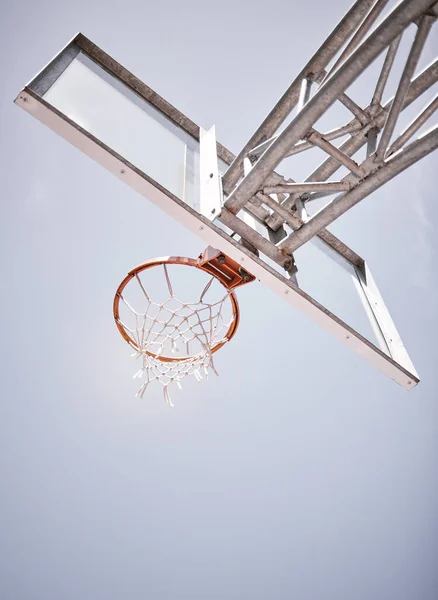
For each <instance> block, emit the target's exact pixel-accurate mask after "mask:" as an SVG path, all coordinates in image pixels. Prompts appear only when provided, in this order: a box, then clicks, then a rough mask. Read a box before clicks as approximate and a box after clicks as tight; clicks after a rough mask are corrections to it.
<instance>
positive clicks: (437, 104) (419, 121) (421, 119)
mask: <svg viewBox="0 0 438 600" xmlns="http://www.w3.org/2000/svg"><path fill="white" fill-rule="evenodd" d="M437 109H438V95H437V96H435V98H434V99H433V100H432V102H430V103H429V104H428V105H427V106H426V108H425V109H424V110H423V111H422V112H421V113H420V114H419V115H418V117H416V118H415V119H414V120H413V121H412V123H411V124H410V125H409V127H407V128H406V129H405V131H404V132H403V133H402V134H401V135H400V137H398V138H397V139H396V140H395V142H394V143H393V144H392V146H391V147H390V148H389V150H388V152H387V155H388V156H391V154H394V153H395V152H397V150H400V148H402V147H403V146H404V145H405V144H406V142H407V141H409V140H410V139H411V137H412V136H413V135H414V134H415V133H416V132H417V131H418V130H419V129H420V127H421V126H422V125H424V123H426V121H427V119H429V117H431V116H432V115H433V113H434V112H435V111H436V110H437Z"/></svg>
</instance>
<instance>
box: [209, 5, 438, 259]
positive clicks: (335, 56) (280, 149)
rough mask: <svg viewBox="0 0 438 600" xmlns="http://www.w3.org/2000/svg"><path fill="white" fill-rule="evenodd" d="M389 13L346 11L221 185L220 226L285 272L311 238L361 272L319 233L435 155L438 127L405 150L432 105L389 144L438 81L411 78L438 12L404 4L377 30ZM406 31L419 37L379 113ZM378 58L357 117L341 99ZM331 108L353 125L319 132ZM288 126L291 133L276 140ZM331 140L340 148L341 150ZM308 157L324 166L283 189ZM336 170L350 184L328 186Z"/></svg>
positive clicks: (436, 73)
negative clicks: (313, 209)
mask: <svg viewBox="0 0 438 600" xmlns="http://www.w3.org/2000/svg"><path fill="white" fill-rule="evenodd" d="M387 3H388V0H359V1H357V2H356V3H355V4H354V5H353V6H352V8H351V9H350V11H349V12H348V13H347V15H346V16H345V17H344V18H343V19H342V21H341V22H340V23H339V25H338V26H337V27H336V28H335V29H334V31H333V32H332V33H331V34H330V36H329V37H328V38H327V40H326V41H325V42H324V43H323V44H322V46H321V47H320V48H319V50H318V51H317V52H316V54H315V55H314V56H313V57H312V58H311V59H310V61H309V62H308V63H307V65H306V66H305V67H304V69H303V70H302V71H301V73H300V74H299V75H298V76H297V78H296V79H295V80H294V81H293V82H292V84H291V85H290V87H289V88H288V90H287V91H286V92H285V94H284V95H283V96H282V98H281V99H280V100H279V102H278V103H277V104H276V105H275V106H274V108H273V109H272V111H271V112H270V113H269V115H268V116H267V117H266V119H265V120H264V121H263V123H262V124H261V125H260V127H259V128H258V129H257V131H256V132H255V133H254V135H253V136H252V137H251V139H250V140H249V141H248V143H247V144H246V145H245V146H244V148H243V149H242V151H241V152H240V153H239V154H238V155H237V156H236V157H235V158H234V160H233V162H232V164H231V165H230V167H229V168H228V170H227V171H226V173H225V174H224V176H223V178H222V185H223V190H224V194H225V202H224V206H223V207H222V211H221V214H220V216H219V220H220V221H221V222H222V223H224V224H225V225H227V226H228V227H229V228H230V229H232V230H233V231H234V232H236V233H237V234H239V235H240V236H241V237H242V238H243V240H246V242H247V243H249V244H250V245H252V246H253V247H254V248H255V249H257V250H260V251H261V252H262V253H264V254H265V255H266V256H268V257H270V258H271V259H273V260H274V261H275V262H276V263H277V264H281V265H282V266H283V267H284V268H285V269H286V270H290V269H291V262H293V254H292V253H293V252H294V251H295V250H296V249H297V248H299V247H300V246H301V245H303V244H304V243H306V242H307V241H309V240H310V239H311V238H313V237H314V236H318V237H319V238H320V239H322V240H323V241H324V242H325V243H326V244H328V245H330V246H332V248H334V249H335V250H336V251H337V252H338V253H339V254H341V255H343V256H344V258H346V259H347V260H349V261H350V262H351V263H353V264H357V265H359V263H360V262H361V259H360V257H358V256H357V255H356V254H355V253H354V252H353V251H352V250H350V249H349V248H348V247H347V246H346V245H345V244H343V243H342V242H340V240H338V239H337V238H335V237H334V236H333V235H332V234H331V233H330V232H329V231H328V230H327V229H325V227H327V226H328V225H329V224H330V223H332V222H333V221H334V220H335V219H337V218H338V217H339V216H340V215H342V214H344V213H345V212H346V211H348V210H349V209H350V208H351V207H353V206H354V205H355V204H357V203H358V202H360V200H362V199H363V198H365V197H366V196H368V195H369V194H370V193H371V192H373V191H374V190H376V189H377V188H379V187H380V186H381V185H383V184H384V183H386V182H387V181H389V180H390V179H392V178H393V177H395V176H396V175H397V174H398V173H400V172H402V171H404V170H405V169H406V168H408V167H409V166H410V165H412V164H414V163H416V162H417V161H418V160H420V159H421V158H422V157H423V156H426V155H427V154H429V153H430V152H432V151H433V150H435V149H436V148H437V147H438V128H437V127H435V128H433V129H431V130H429V131H428V132H427V133H426V134H424V135H422V136H420V137H419V138H418V139H417V140H415V141H413V142H410V140H411V138H412V137H413V136H414V134H415V133H416V132H417V131H418V130H419V129H420V127H422V126H423V125H424V124H425V123H426V121H427V120H428V119H429V118H430V117H431V115H432V114H433V113H434V111H435V110H436V109H437V108H438V97H437V96H436V97H435V98H434V99H433V100H432V101H431V102H430V103H429V104H428V105H427V106H426V107H425V108H424V109H423V110H422V111H421V112H420V114H419V115H418V116H417V117H416V118H415V119H414V120H413V122H412V123H411V124H410V125H409V127H407V128H406V129H405V130H404V131H403V132H402V133H401V134H399V135H398V137H396V138H395V139H393V138H394V132H395V127H396V124H397V121H398V118H399V115H400V113H401V112H402V111H403V110H404V109H406V108H407V107H408V106H409V105H411V104H412V103H413V102H414V101H415V100H417V99H418V98H419V97H420V96H421V95H422V94H423V93H424V92H426V91H427V90H429V89H430V88H431V87H432V86H433V84H435V83H436V81H437V79H438V59H436V60H435V61H434V62H433V63H432V64H430V65H429V66H428V67H427V68H426V69H424V70H423V71H422V72H421V73H420V74H418V75H416V76H415V77H414V75H415V71H416V67H417V65H418V61H419V58H420V55H421V52H422V49H423V47H424V44H425V41H426V39H427V37H428V36H429V35H430V32H431V30H432V27H433V25H434V24H435V22H436V20H437V15H438V3H436V0H402V1H401V2H400V3H399V4H398V5H397V6H396V7H395V8H394V9H393V10H392V12H390V14H388V15H387V16H386V18H384V19H383V20H382V21H381V22H380V24H379V25H378V26H376V21H377V19H378V17H379V15H380V13H381V12H382V10H383V9H384V8H385V6H386V4H387ZM410 26H414V27H416V34H415V38H414V41H413V43H412V45H411V48H410V51H409V53H408V56H407V58H406V60H405V64H404V68H403V70H402V74H401V77H400V79H399V82H398V86H397V89H396V92H395V95H394V97H393V98H391V99H390V100H388V101H387V102H385V103H382V97H383V93H384V90H385V86H386V84H387V82H388V78H389V76H390V73H391V68H392V66H393V63H394V60H395V58H396V55H397V51H398V50H399V44H400V40H401V38H402V36H403V34H404V32H405V31H406V30H407V28H408V27H410ZM382 53H386V54H385V58H384V62H383V66H382V68H381V70H380V73H378V76H377V80H376V82H375V87H374V90H373V92H372V95H371V93H370V96H371V97H370V98H369V100H368V103H367V104H366V106H363V107H361V106H359V105H358V104H357V103H356V102H355V101H353V100H352V98H351V97H350V96H349V95H348V94H347V93H346V91H347V90H348V88H349V86H350V85H351V84H352V83H353V82H354V81H355V80H356V79H357V78H358V77H360V76H361V75H362V74H363V73H364V71H365V70H366V69H367V68H368V67H369V66H370V65H371V64H372V63H373V62H374V60H375V59H376V58H377V57H378V56H379V55H381V54H382ZM336 102H340V103H342V104H343V105H344V106H345V107H346V108H347V109H348V110H349V111H350V112H351V113H352V117H353V118H352V119H351V120H350V121H349V122H348V123H344V124H340V125H339V126H338V127H336V128H335V129H332V130H331V131H325V132H320V131H318V129H317V128H316V122H317V121H319V119H320V118H321V117H322V116H323V115H324V114H325V113H326V112H327V111H328V110H329V109H330V107H332V105H334V104H335V103H336ZM292 116H293V118H291V117H292ZM285 121H286V122H287V121H289V122H288V124H287V125H286V126H285V127H284V128H283V129H282V130H281V131H278V130H279V129H280V128H281V126H282V124H283V123H284V122H285ZM345 138H346V139H345ZM336 140H338V141H339V140H340V141H342V143H341V144H340V145H337V143H336ZM364 146H366V158H365V160H363V161H362V162H360V163H359V162H357V161H356V160H355V159H354V158H353V157H354V156H355V154H356V153H357V152H358V151H359V150H360V149H361V148H362V147H364ZM314 147H318V148H320V149H321V150H322V151H323V152H324V153H325V154H326V155H327V157H326V159H325V160H324V161H323V162H322V164H320V165H319V166H315V169H314V170H313V172H311V173H310V174H309V175H308V177H307V178H306V179H305V180H304V181H295V180H293V179H285V178H284V177H283V176H281V175H279V174H278V173H276V172H275V171H274V169H276V168H277V167H278V166H279V165H280V163H282V162H283V161H285V160H286V159H289V157H291V156H294V155H296V154H298V153H301V152H304V151H306V150H309V149H311V148H314ZM292 162H293V161H292ZM292 162H291V163H290V167H292ZM282 167H284V165H283V164H282ZM341 167H345V168H346V169H347V175H346V176H344V177H342V178H338V179H337V180H336V179H333V176H334V175H335V173H336V172H337V171H338V170H339V169H340V168H341ZM283 171H284V168H283ZM336 192H340V193H339V194H338V195H337V196H336V197H335V198H334V199H332V200H331V201H330V202H329V203H328V204H327V205H326V206H325V207H324V208H323V209H321V210H319V211H318V212H317V213H316V214H315V215H314V216H309V214H308V212H307V209H308V208H310V205H309V203H311V202H312V201H314V200H315V199H319V198H321V197H323V196H329V195H332V194H335V193H336ZM306 207H307V208H306ZM240 211H243V212H242V213H240ZM239 213H240V214H239ZM248 213H249V214H251V215H252V216H253V217H255V219H256V220H257V222H258V223H259V224H262V225H263V227H264V229H263V234H261V233H258V232H257V231H255V229H254V228H253V227H251V226H250V225H248V224H247V223H246V222H245V221H244V220H243V218H241V216H244V215H245V214H248ZM291 230H292V231H291Z"/></svg>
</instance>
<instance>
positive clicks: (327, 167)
mask: <svg viewBox="0 0 438 600" xmlns="http://www.w3.org/2000/svg"><path fill="white" fill-rule="evenodd" d="M437 81H438V59H437V60H435V61H434V62H432V63H431V64H430V65H429V66H428V67H426V68H425V69H424V70H423V71H422V72H421V73H419V74H418V75H417V76H416V77H415V79H414V80H413V81H412V83H411V85H410V86H409V90H408V93H407V94H406V98H405V101H404V104H403V110H404V109H405V108H407V107H408V106H410V104H412V103H413V102H415V100H416V99H417V98H419V97H420V96H421V94H423V93H424V92H425V91H426V90H427V89H429V88H430V87H431V86H432V85H434V84H435V83H436V82H437ZM392 101H393V99H392V98H391V99H389V100H388V101H387V102H386V103H385V105H384V107H383V109H382V110H381V111H380V112H379V113H378V114H377V115H376V116H375V117H374V119H373V120H372V121H371V122H370V123H369V124H368V125H367V126H366V127H364V128H363V129H362V131H359V132H358V133H357V134H356V135H355V136H354V137H350V138H349V139H348V140H347V141H346V142H344V143H343V144H342V145H341V146H340V148H339V149H340V150H341V151H342V152H343V153H344V154H347V155H348V156H351V155H353V154H354V153H355V152H357V151H358V150H360V149H361V148H362V146H364V144H366V143H367V133H368V131H369V130H370V129H371V128H372V127H378V128H379V129H381V128H382V127H383V125H384V123H385V120H386V115H387V114H388V111H389V108H390V106H391V104H392ZM338 169H339V162H338V161H337V160H335V159H334V158H328V159H326V160H325V161H324V162H323V163H322V164H321V165H319V167H317V168H316V169H315V170H314V171H313V172H312V173H311V174H310V175H309V177H308V178H307V179H306V181H324V180H325V179H327V178H328V177H331V176H332V175H333V174H334V173H336V171H337V170H338ZM294 201H295V198H294V196H290V197H289V198H288V199H287V200H286V201H285V202H284V207H285V208H290V206H292V204H293V203H294ZM267 224H268V225H269V227H272V229H276V228H277V227H279V226H280V225H281V220H280V219H279V217H276V216H275V215H271V217H269V219H268V221H267Z"/></svg>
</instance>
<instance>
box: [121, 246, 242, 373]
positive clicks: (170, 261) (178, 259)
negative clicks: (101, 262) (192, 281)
mask: <svg viewBox="0 0 438 600" xmlns="http://www.w3.org/2000/svg"><path fill="white" fill-rule="evenodd" d="M160 265H183V266H186V267H195V268H196V269H199V270H200V271H204V272H205V273H208V274H209V275H212V273H211V271H209V270H208V269H207V268H204V266H203V265H200V264H199V262H198V261H197V260H196V259H194V258H186V257H183V256H169V257H166V258H154V259H152V260H148V261H147V262H145V263H143V264H141V265H139V266H138V267H135V268H134V269H132V271H129V273H128V275H127V276H126V277H125V279H124V280H123V281H122V283H121V284H120V285H119V287H118V288H117V291H116V294H115V296H114V302H113V313H114V320H115V322H116V325H117V329H118V330H119V332H120V335H121V336H122V337H123V339H124V340H125V341H126V342H128V344H130V345H131V346H132V347H133V348H135V349H136V350H140V348H139V347H138V345H137V344H136V342H135V341H134V340H133V339H132V338H131V337H130V336H129V335H128V333H127V332H126V330H125V328H124V327H123V325H121V323H120V314H119V304H120V297H121V295H122V293H123V290H124V289H125V287H126V286H127V285H128V283H129V282H130V281H131V280H132V279H133V278H134V277H135V276H136V275H138V274H139V273H142V272H143V271H146V270H147V269H151V268H153V267H158V266H160ZM213 276H214V277H215V275H213ZM216 279H217V280H218V281H219V283H220V284H221V285H222V286H223V287H224V288H225V289H226V290H227V292H228V296H229V298H230V302H231V306H232V311H233V320H232V322H231V324H230V326H229V328H228V331H227V333H226V335H225V337H226V339H225V340H224V341H223V342H220V343H218V344H216V345H215V346H213V348H212V349H211V354H214V353H215V352H217V351H218V350H219V349H220V348H222V346H223V345H224V344H226V343H227V342H229V341H230V340H231V338H232V337H233V336H234V335H235V333H236V331H237V328H238V326H239V321H240V309H239V304H238V302H237V298H236V295H235V294H234V292H233V291H232V290H230V289H229V288H228V287H227V286H226V285H225V284H224V283H223V281H221V279H220V278H219V277H216ZM145 352H146V354H148V355H149V356H152V357H153V358H156V359H157V360H161V361H162V362H179V361H182V360H187V359H188V358H190V356H185V357H182V358H178V357H170V356H160V355H158V354H154V353H153V352H150V351H149V350H145Z"/></svg>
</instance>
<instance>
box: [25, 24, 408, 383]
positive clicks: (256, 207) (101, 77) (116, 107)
mask: <svg viewBox="0 0 438 600" xmlns="http://www.w3.org/2000/svg"><path fill="white" fill-rule="evenodd" d="M15 102H16V103H17V104H18V105H19V106H21V107H22V108H24V109H25V110H26V111H27V112H29V113H30V114H32V115H33V116H34V117H36V118H37V119H38V120H39V121H41V122H42V123H44V124H45V125H47V126H48V127H49V128H51V129H52V130H53V131H55V132H56V133H58V134H59V135H61V136H62V137H64V138H65V139H66V140H67V141H69V142H70V143H71V144H73V145H74V146H76V147H77V148H79V149H80V150H81V151H82V152H84V153H86V154H87V155H88V156H90V157H91V158H92V159H94V160H95V161H96V162H98V163H99V164H101V165H102V166H103V167H105V168H106V169H108V170H110V171H111V172H112V173H113V174H114V175H115V176H116V177H118V178H119V179H121V180H122V181H124V182H125V183H126V184H127V185H128V186H130V187H131V188H133V189H135V190H136V191H137V192H139V193H140V194H141V195H142V196H144V197H145V198H147V199H148V200H149V201H151V202H153V203H155V204H156V205H158V206H159V207H160V208H162V209H163V210H164V211H165V212H166V213H168V214H169V215H170V216H171V217H173V218H175V219H177V220H179V221H180V222H181V223H182V224H183V225H185V226H186V227H187V228H189V229H190V230H191V231H192V232H193V233H194V234H196V235H197V236H198V237H199V238H200V239H201V240H202V243H201V244H200V250H202V249H203V248H204V247H205V246H206V245H210V246H212V247H214V248H217V249H219V250H220V251H221V252H224V253H225V254H226V255H227V256H229V257H231V258H232V259H233V260H234V261H236V262H237V263H239V264H240V265H241V266H242V267H243V268H244V269H246V270H247V271H248V272H249V273H251V274H253V275H254V276H255V277H256V278H257V279H258V280H259V281H260V282H261V283H263V284H265V285H266V286H268V287H269V288H270V289H271V290H272V291H273V292H274V293H276V294H278V295H279V296H280V297H281V298H283V299H284V300H285V301H286V302H288V303H289V304H290V305H292V306H293V307H295V308H297V309H298V310H300V311H301V312H303V313H305V314H306V315H307V316H308V317H310V318H311V319H313V320H314V321H316V322H317V323H318V324H319V325H320V326H321V327H323V328H324V329H325V330H327V331H328V332H330V333H331V334H333V335H334V336H335V337H336V338H338V339H339V340H341V341H342V342H343V343H344V344H346V345H347V346H348V347H349V348H351V349H352V350H353V351H355V352H357V353H358V354H360V355H361V356H362V357H363V358H364V359H366V360H368V361H369V362H370V363H372V364H373V365H374V366H375V367H377V368H378V369H380V370H381V371H382V372H383V373H385V374H386V375H388V376H389V377H391V378H392V379H393V380H395V381H396V382H397V383H399V384H400V385H401V386H403V387H404V388H405V389H407V390H409V389H412V388H413V387H414V386H415V385H416V384H417V383H418V382H419V378H418V375H417V373H416V370H415V368H414V366H413V364H412V362H411V360H410V358H409V356H408V353H407V351H406V349H405V347H404V345H403V343H402V341H401V338H400V335H399V334H398V332H397V329H396V327H395V325H394V323H393V321H392V319H391V317H390V315H389V312H388V310H387V308H386V307H385V304H384V302H383V300H382V298H381V296H380V294H379V291H378V288H377V286H376V284H375V282H374V280H373V277H372V275H371V272H370V270H369V267H368V265H367V264H366V263H365V261H364V260H363V259H362V258H361V257H360V256H359V255H358V254H357V253H356V252H354V251H353V250H351V249H350V248H349V247H348V246H347V245H346V244H344V243H343V242H342V241H341V240H339V239H338V238H336V237H335V236H334V235H333V234H332V233H330V232H329V231H328V230H327V229H323V228H320V229H319V231H317V232H315V233H313V234H312V235H311V236H310V237H309V239H308V240H307V239H305V240H304V242H305V243H304V242H302V243H300V244H299V245H298V246H299V247H295V248H294V249H293V250H294V252H293V254H292V251H291V247H290V246H287V244H286V245H285V240H288V239H289V238H290V236H291V235H292V234H293V231H294V223H293V217H292V215H291V213H290V211H288V210H287V209H286V208H282V203H281V201H282V200H284V198H286V197H287V195H288V193H290V192H289V191H288V189H287V185H294V184H290V183H287V181H286V183H284V182H285V180H284V178H282V177H281V176H280V175H277V176H276V177H277V179H276V181H275V186H274V187H276V186H277V187H276V189H274V188H273V189H272V190H269V189H267V188H265V189H264V193H263V194H262V196H261V197H260V195H259V196H258V197H257V194H256V195H255V196H254V198H253V200H252V201H251V204H249V205H245V204H242V205H239V194H237V195H235V196H234V197H233V195H232V194H230V195H229V198H231V203H230V204H228V200H225V196H224V193H223V190H222V187H221V183H222V176H223V175H224V174H225V173H226V172H227V170H228V169H229V166H230V165H231V164H232V163H233V160H234V158H235V157H234V155H233V154H232V153H231V152H230V151H229V150H227V149H226V148H225V147H224V146H222V145H221V144H220V143H217V142H216V138H215V131H214V128H211V129H209V130H207V131H205V130H203V129H201V128H200V127H199V126H198V125H196V124H195V123H194V122H193V121H191V120H190V119H189V118H187V117H186V116H185V115H183V114H182V113H181V112H180V111H178V110H177V109H176V108H175V107H173V106H172V105H171V104H170V103H169V102H167V101H166V100H164V99H163V98H162V97H161V96H159V95H158V94H157V93H156V92H154V91H153V90H152V89H151V88H149V87H148V86H147V85H146V84H145V83H143V82H142V81H140V80H139V79H137V78H136V77H135V76H134V75H133V74H132V73H130V72H129V71H128V70H127V69H125V68H124V67H123V66H122V65H120V64H119V63H117V62H116V61H115V60H114V59H113V58H111V57H110V56H109V55H107V54H106V53H105V52H104V51H103V50H101V49H100V48H99V47H98V46H96V45H95V44H94V43H92V42H91V41H90V40H89V39H87V38H86V37H85V36H83V35H82V34H78V35H77V36H76V37H75V38H74V39H73V40H72V41H71V42H70V43H69V44H68V45H67V46H66V47H65V48H64V49H63V50H62V51H61V52H60V53H59V54H58V55H57V56H56V57H55V58H54V59H53V60H52V61H51V62H50V63H49V64H48V65H47V66H46V67H45V68H44V69H43V70H42V71H41V72H40V73H39V74H38V75H37V76H36V77H35V78H34V79H33V80H32V81H31V82H30V83H29V84H28V85H27V86H26V87H25V88H24V89H23V90H22V92H21V93H20V94H19V95H18V96H17V98H16V100H15ZM305 143H306V142H305ZM259 152H260V154H262V153H263V152H264V150H263V148H262V149H259ZM253 162H254V156H253V157H251V158H246V159H245V161H243V164H244V172H243V173H242V174H241V175H240V176H239V177H242V176H243V179H244V180H245V177H246V176H247V175H248V174H249V173H250V172H251V170H252V163H253ZM274 179H275V177H274ZM282 183H283V187H284V195H282V194H283V191H282V190H280V189H279V188H278V185H279V184H280V185H281V184H282ZM295 185H296V184H295ZM332 188H333V189H334V188H336V185H332ZM300 190H301V188H300ZM300 190H299V189H298V187H295V188H294V190H293V191H294V193H296V192H298V191H300ZM302 190H303V191H305V190H306V187H305V186H304V187H302ZM349 190H350V185H349V184H348V182H347V183H345V182H344V183H342V184H340V185H338V187H337V188H336V190H334V191H344V192H345V194H344V195H347V193H348V191H349ZM311 191H313V192H315V190H314V189H313V188H312V190H311ZM318 191H319V192H321V193H322V194H324V193H327V192H333V190H332V189H331V188H330V185H328V187H327V188H323V187H321V188H320V189H319V188H318V189H317V190H316V193H318ZM233 200H234V201H236V202H237V204H236V206H233ZM297 206H299V202H298V203H297ZM278 217H280V218H281V222H280V224H277V226H276V228H274V227H267V226H266V223H267V222H268V221H269V219H271V221H272V219H275V218H278ZM142 258H143V257H142Z"/></svg>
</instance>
